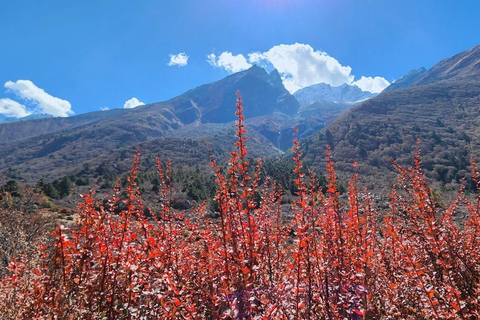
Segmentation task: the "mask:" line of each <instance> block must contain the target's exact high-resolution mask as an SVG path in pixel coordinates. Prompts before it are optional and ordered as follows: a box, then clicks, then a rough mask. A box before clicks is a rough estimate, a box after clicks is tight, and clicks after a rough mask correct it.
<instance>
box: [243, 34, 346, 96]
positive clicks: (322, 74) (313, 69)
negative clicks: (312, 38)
mask: <svg viewBox="0 0 480 320" xmlns="http://www.w3.org/2000/svg"><path fill="white" fill-rule="evenodd" d="M249 60H250V62H252V63H257V62H262V61H268V62H269V63H271V64H272V65H273V67H274V68H276V69H277V70H278V72H279V73H280V75H281V76H282V79H283V84H284V85H285V88H287V90H288V91H290V92H295V91H297V90H298V89H301V88H304V87H308V86H310V85H312V84H317V83H320V82H324V83H328V84H329V85H331V86H339V85H341V84H343V83H351V82H352V81H353V79H354V77H353V75H352V74H351V73H352V68H350V67H349V66H343V65H341V64H340V62H338V61H337V59H335V58H333V57H331V56H329V55H328V54H327V53H326V52H322V51H315V50H314V49H313V48H312V47H311V46H310V45H308V44H301V43H295V44H291V45H287V44H280V45H277V46H274V47H272V48H271V49H270V50H268V51H267V52H263V53H259V52H254V53H251V54H249Z"/></svg>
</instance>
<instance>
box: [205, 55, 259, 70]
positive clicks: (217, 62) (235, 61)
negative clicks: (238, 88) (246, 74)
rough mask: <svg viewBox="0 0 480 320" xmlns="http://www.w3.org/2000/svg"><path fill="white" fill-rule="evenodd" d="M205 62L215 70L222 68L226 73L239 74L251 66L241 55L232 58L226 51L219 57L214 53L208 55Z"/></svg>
mask: <svg viewBox="0 0 480 320" xmlns="http://www.w3.org/2000/svg"><path fill="white" fill-rule="evenodd" d="M207 62H208V63H210V64H211V65H212V66H214V67H216V68H223V69H225V70H227V71H228V72H239V71H242V70H245V69H248V68H250V67H251V66H252V65H251V64H250V63H248V61H247V59H246V58H245V57H244V56H243V55H241V54H237V55H236V56H234V55H233V54H232V53H231V52H228V51H225V52H222V53H221V54H220V55H219V56H216V55H215V54H214V53H212V54H209V55H208V56H207Z"/></svg>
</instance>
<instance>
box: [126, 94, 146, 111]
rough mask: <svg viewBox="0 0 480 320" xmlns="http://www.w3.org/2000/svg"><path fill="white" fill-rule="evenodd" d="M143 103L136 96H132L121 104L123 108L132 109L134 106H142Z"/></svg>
mask: <svg viewBox="0 0 480 320" xmlns="http://www.w3.org/2000/svg"><path fill="white" fill-rule="evenodd" d="M144 104H145V103H143V102H142V101H139V100H138V99H137V98H135V97H133V98H132V99H130V100H127V101H125V104H124V105H123V108H124V109H132V108H136V107H139V106H143V105H144Z"/></svg>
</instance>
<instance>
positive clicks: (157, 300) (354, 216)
mask: <svg viewBox="0 0 480 320" xmlns="http://www.w3.org/2000/svg"><path fill="white" fill-rule="evenodd" d="M236 115H237V117H238V121H237V123H236V126H237V138H238V140H237V143H236V150H235V151H234V152H232V153H231V157H230V160H229V165H228V167H227V170H222V169H221V167H220V166H219V165H217V163H216V161H215V159H213V158H212V167H213V169H214V172H215V176H216V183H217V189H216V195H215V202H216V208H217V209H218V212H217V215H218V219H217V220H213V219H210V218H209V217H208V213H207V210H206V205H207V204H203V205H201V206H199V207H198V208H197V209H196V210H195V211H194V212H193V213H192V214H191V215H190V216H188V217H186V216H185V215H183V214H182V213H180V212H177V211H175V210H173V209H172V207H171V206H172V192H173V191H172V181H171V179H170V172H171V169H170V163H169V162H167V163H166V165H162V162H161V161H160V160H159V159H157V166H158V172H159V177H158V181H159V194H160V197H161V203H162V209H161V211H160V212H157V213H156V214H148V216H149V217H148V218H147V216H146V212H147V213H148V212H149V210H148V209H145V208H144V205H143V203H142V200H141V195H140V192H139V189H138V186H137V171H138V163H139V152H138V151H137V154H136V156H135V160H134V164H133V168H132V170H131V172H130V175H129V176H128V178H127V180H126V181H127V187H126V190H125V193H126V195H127V197H126V200H124V201H123V204H122V207H121V209H120V208H119V203H120V202H121V201H120V199H119V195H120V190H119V187H118V185H117V187H116V189H115V194H114V196H113V197H112V198H111V200H109V201H107V202H105V203H104V204H100V203H97V202H96V201H95V200H94V198H93V194H85V195H84V196H83V203H82V204H81V205H80V206H79V210H78V215H79V218H78V221H77V223H76V225H75V226H74V227H72V229H67V228H66V227H64V226H62V225H58V227H57V228H56V230H55V232H53V234H52V237H53V239H54V240H53V242H52V243H51V245H48V246H45V245H44V246H42V247H41V252H42V257H41V259H40V260H39V261H38V262H35V263H32V262H31V261H28V260H27V259H26V258H18V259H16V260H13V261H12V262H11V263H10V267H9V273H8V274H7V275H6V276H5V277H4V278H3V280H2V286H1V287H0V312H1V314H2V315H3V317H4V318H6V319H26V318H28V319H30V318H59V319H79V318H84V319H115V318H119V319H130V318H143V319H174V318H190V319H198V318H205V319H217V318H225V319H273V318H282V319H284V318H286V319H290V318H295V319H367V318H368V319H380V318H385V319H393V318H426V319H430V318H439V319H455V318H469V319H471V318H477V317H478V310H479V304H478V296H479V294H480V286H479V279H480V267H479V266H480V254H479V252H478V249H477V248H478V241H479V239H480V215H479V210H480V196H477V198H476V199H475V200H474V201H469V200H468V199H467V198H466V197H465V196H464V194H463V190H461V191H460V194H459V196H458V198H457V199H456V201H454V202H453V203H452V204H451V205H450V207H448V209H446V210H444V211H443V212H439V211H438V210H439V209H438V207H437V206H436V204H435V201H434V199H432V196H431V195H432V192H431V190H430V187H429V186H428V184H427V183H426V181H425V177H424V175H423V173H422V171H421V162H420V156H419V152H417V153H416V154H415V159H414V160H415V161H414V166H413V167H411V168H403V167H400V166H398V165H396V164H394V166H395V167H396V169H397V170H398V172H399V180H398V185H396V186H395V187H394V188H393V190H392V192H391V196H390V199H391V201H390V209H389V210H386V211H385V212H381V216H382V220H381V222H380V220H379V216H380V213H377V210H376V209H375V207H374V205H373V203H372V201H371V199H370V194H369V193H368V191H366V190H362V191H360V190H359V187H358V185H357V174H356V173H355V174H354V175H353V176H352V178H351V180H350V182H349V185H348V188H347V201H346V202H342V201H341V200H340V192H339V188H338V185H339V184H338V181H337V178H336V174H335V170H334V168H333V160H332V158H331V155H330V150H329V149H327V151H328V152H327V154H328V162H327V168H326V172H327V175H326V181H325V183H326V187H325V188H324V190H323V191H322V187H320V186H319V182H318V181H317V178H316V176H315V174H314V173H313V172H308V171H305V170H304V169H303V168H302V161H301V156H302V155H301V154H300V152H299V143H298V141H297V139H294V148H293V154H294V169H293V172H294V175H295V181H294V183H295V185H296V188H295V189H296V190H297V194H296V197H295V199H293V201H292V204H291V207H290V210H291V212H292V215H293V217H292V219H291V220H290V221H286V220H285V219H284V217H283V216H282V208H281V205H280V201H281V194H282V190H281V189H280V188H279V187H278V186H277V184H276V183H275V181H271V180H270V179H268V178H265V179H264V181H263V184H260V181H261V179H262V178H261V172H262V171H261V166H262V161H261V160H260V159H259V160H257V161H256V166H255V169H254V170H249V168H250V167H251V166H252V164H251V163H250V161H248V160H247V150H246V148H245V144H244V143H245V141H246V140H247V137H246V136H245V126H244V124H243V120H244V117H243V107H242V100H241V97H240V95H238V102H237V113H236ZM355 166H356V164H354V167H355ZM472 167H473V169H472V174H473V177H474V181H475V183H476V184H477V188H478V187H480V173H479V172H478V170H477V168H476V166H475V165H474V163H473V162H472ZM462 210H466V212H467V213H468V218H467V219H466V220H465V221H464V223H463V224H462V225H461V226H457V225H456V224H455V223H454V222H453V217H454V216H455V215H457V214H458V213H460V211H462Z"/></svg>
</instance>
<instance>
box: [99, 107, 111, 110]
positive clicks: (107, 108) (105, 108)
mask: <svg viewBox="0 0 480 320" xmlns="http://www.w3.org/2000/svg"><path fill="white" fill-rule="evenodd" d="M100 110H101V111H107V110H110V108H109V107H101V108H100Z"/></svg>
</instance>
